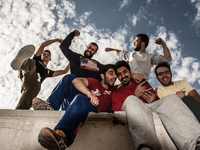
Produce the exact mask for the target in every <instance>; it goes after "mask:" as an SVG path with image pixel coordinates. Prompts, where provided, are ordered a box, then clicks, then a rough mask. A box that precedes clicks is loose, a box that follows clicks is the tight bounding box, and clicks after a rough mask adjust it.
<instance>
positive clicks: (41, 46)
mask: <svg viewBox="0 0 200 150" xmlns="http://www.w3.org/2000/svg"><path fill="white" fill-rule="evenodd" d="M62 41H63V40H62V39H58V38H57V39H53V40H49V41H45V42H43V43H42V44H41V45H40V47H39V48H38V50H37V51H36V53H35V56H36V57H37V56H40V55H42V53H43V51H44V48H45V47H46V46H48V45H50V44H52V43H55V42H59V43H61V42H62Z"/></svg>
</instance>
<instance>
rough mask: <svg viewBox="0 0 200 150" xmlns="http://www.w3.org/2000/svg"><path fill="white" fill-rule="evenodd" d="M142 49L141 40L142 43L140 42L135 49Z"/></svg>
mask: <svg viewBox="0 0 200 150" xmlns="http://www.w3.org/2000/svg"><path fill="white" fill-rule="evenodd" d="M140 49H141V42H140V44H139V45H138V46H136V47H135V48H134V50H135V51H140Z"/></svg>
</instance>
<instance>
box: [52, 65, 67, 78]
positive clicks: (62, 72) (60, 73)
mask: <svg viewBox="0 0 200 150" xmlns="http://www.w3.org/2000/svg"><path fill="white" fill-rule="evenodd" d="M69 69H70V65H69V64H68V65H67V66H66V68H65V69H64V70H57V71H55V72H54V73H53V75H52V76H53V77H56V76H59V75H62V74H66V73H67V72H68V71H69Z"/></svg>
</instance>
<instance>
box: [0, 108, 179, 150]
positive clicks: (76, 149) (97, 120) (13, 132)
mask: <svg viewBox="0 0 200 150" xmlns="http://www.w3.org/2000/svg"><path fill="white" fill-rule="evenodd" d="M63 113H64V112H63V111H34V110H5V109H1V110H0V150H43V148H42V147H41V146H40V144H39V143H38V141H37V138H38V133H39V131H40V130H41V129H42V128H43V127H50V128H54V127H55V125H56V124H57V122H58V121H59V119H60V118H61V116H62V115H63ZM113 121H114V122H115V123H114V124H113ZM154 121H155V125H156V131H157V136H158V138H159V140H160V142H161V144H162V150H176V148H175V146H174V144H173V143H172V141H171V140H170V138H169V136H168V135H167V133H166V131H165V129H164V128H163V126H162V124H161V122H160V119H159V117H158V116H157V115H156V114H155V113H154ZM132 146H133V141H132V139H131V135H130V133H129V131H128V127H127V120H126V115H125V112H115V114H110V113H100V114H97V113H90V114H89V116H88V118H87V120H86V122H85V124H84V126H83V127H82V128H81V130H80V131H79V133H78V134H77V137H76V139H75V142H74V143H73V144H72V145H71V146H70V147H69V148H67V150H133V149H132Z"/></svg>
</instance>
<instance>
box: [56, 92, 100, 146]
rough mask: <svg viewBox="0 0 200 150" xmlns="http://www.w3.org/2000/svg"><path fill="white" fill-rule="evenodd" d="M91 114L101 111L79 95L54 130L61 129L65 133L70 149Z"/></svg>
mask: <svg viewBox="0 0 200 150" xmlns="http://www.w3.org/2000/svg"><path fill="white" fill-rule="evenodd" d="M89 112H96V113H98V112H99V110H98V109H97V108H96V107H95V106H93V105H92V104H91V103H90V100H89V99H88V98H86V97H85V96H84V95H82V94H78V95H77V96H76V97H75V98H74V99H73V101H72V102H71V104H70V105H69V107H68V109H67V110H66V111H65V113H64V115H63V116H62V118H61V119H60V121H59V123H58V124H57V125H56V127H55V128H54V130H56V129H60V130H62V131H64V133H65V134H66V136H67V146H68V147H69V146H70V145H71V144H72V143H73V142H74V138H75V136H76V134H77V132H78V130H79V129H80V127H82V126H83V124H84V122H85V120H86V118H87V116H88V113H89Z"/></svg>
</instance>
